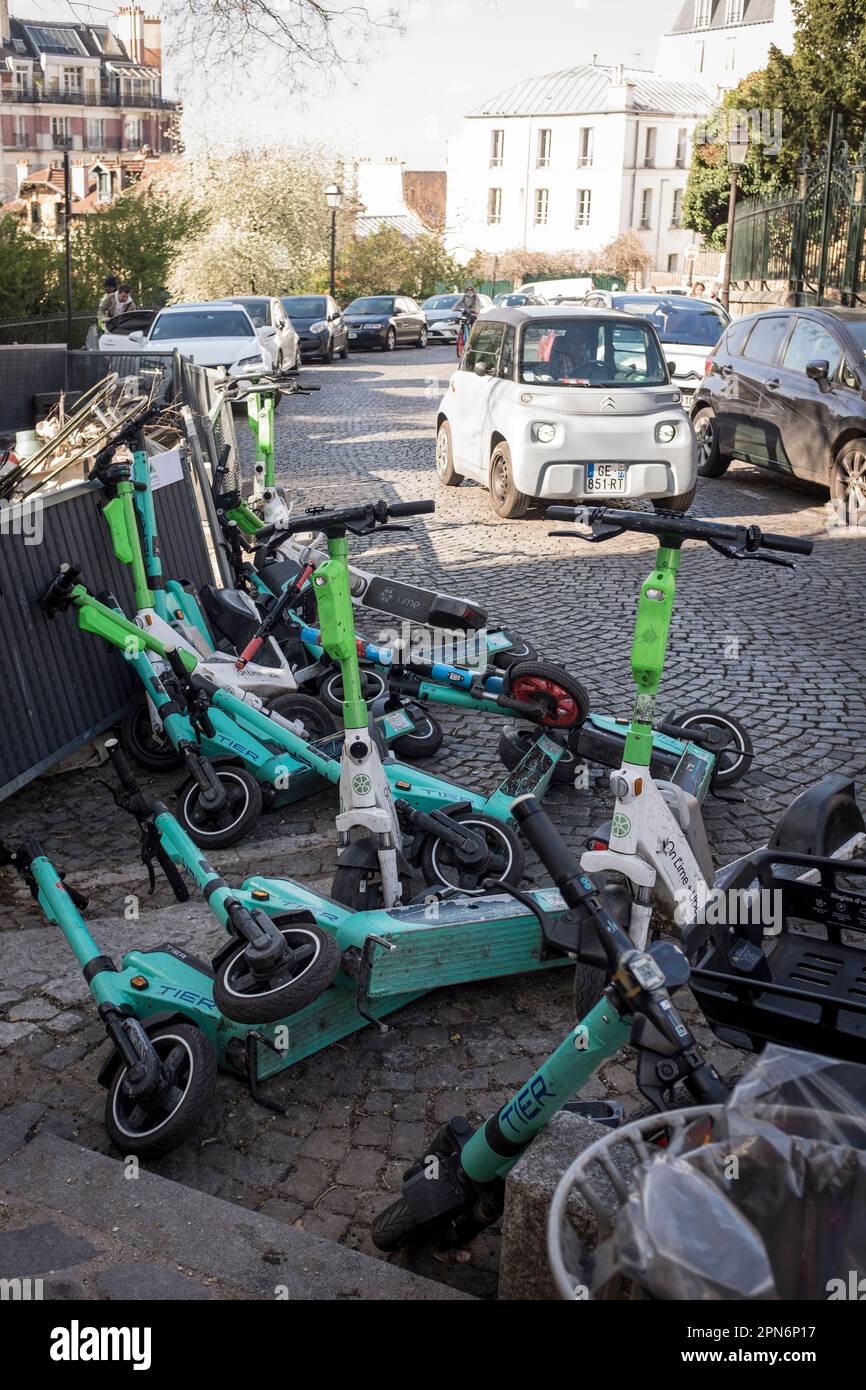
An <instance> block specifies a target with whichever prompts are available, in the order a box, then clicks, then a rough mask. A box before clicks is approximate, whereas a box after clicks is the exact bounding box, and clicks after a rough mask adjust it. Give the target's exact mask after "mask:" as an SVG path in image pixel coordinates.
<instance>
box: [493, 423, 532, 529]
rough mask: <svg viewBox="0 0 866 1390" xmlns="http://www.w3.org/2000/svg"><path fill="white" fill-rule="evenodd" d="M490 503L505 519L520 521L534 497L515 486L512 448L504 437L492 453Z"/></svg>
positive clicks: (497, 513)
mask: <svg viewBox="0 0 866 1390" xmlns="http://www.w3.org/2000/svg"><path fill="white" fill-rule="evenodd" d="M489 484H490V505H491V507H492V508H493V510H494V512H495V513H496V515H497V516H498V517H501V518H502V520H503V521H519V520H520V518H521V517H522V516H525V515H526V513H527V511H528V510H529V504H530V503H531V502H532V500H533V499H532V498H531V497H529V496H527V494H526V493H525V492H521V491H520V489H519V488H517V487H515V486H514V476H513V473H512V463H511V450H510V449H509V447H508V445H507V444H506V443H505V440H504V439H502V440H500V442H499V443H498V444H497V445H496V447H495V448H494V450H493V453H492V454H491V455H490V476H489Z"/></svg>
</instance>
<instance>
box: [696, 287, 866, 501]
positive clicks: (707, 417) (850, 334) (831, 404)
mask: <svg viewBox="0 0 866 1390" xmlns="http://www.w3.org/2000/svg"><path fill="white" fill-rule="evenodd" d="M864 355H866V310H863V309H845V308H826V307H825V308H820V309H811V308H809V309H805V308H804V309H781V308H780V309H769V310H764V311H763V312H762V313H759V314H751V315H749V316H748V317H747V318H742V319H735V320H734V321H733V323H732V324H731V325H730V327H729V328H728V329H727V331H726V332H725V334H724V336H723V337H722V339H721V341H720V342H719V344H718V345H717V347H716V348H715V350H714V351H713V353H712V355H711V356H710V357H709V358H708V360H707V363H706V375H705V377H704V379H703V381H702V382H701V385H700V387H699V388H698V391H697V394H696V396H695V404H694V409H693V412H692V421H693V424H694V427H695V432H696V434H697V437H698V448H699V453H698V473H699V474H700V475H701V476H703V477H708V478H718V477H721V475H722V474H723V473H724V472H725V470H726V469H727V467H728V465H729V464H730V462H731V460H732V459H734V458H740V459H745V460H746V461H747V462H748V463H753V464H756V465H757V466H758V467H759V468H766V469H769V470H771V471H772V472H774V473H780V474H788V475H793V476H794V477H797V478H806V479H809V480H810V481H812V482H817V483H823V484H824V485H825V486H826V487H829V489H830V493H831V495H832V497H833V499H834V501H836V502H837V503H839V504H840V506H843V507H844V508H845V511H846V515H847V512H848V510H849V509H851V510H856V511H860V512H863V511H864V510H866V361H864Z"/></svg>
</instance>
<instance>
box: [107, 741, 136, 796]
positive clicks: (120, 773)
mask: <svg viewBox="0 0 866 1390" xmlns="http://www.w3.org/2000/svg"><path fill="white" fill-rule="evenodd" d="M105 751H106V753H107V754H108V756H109V758H110V759H111V766H112V767H113V768H114V775H115V777H116V778H117V780H118V782H119V783H120V785H121V786H122V787H123V790H124V791H126V792H137V791H138V790H139V787H138V783H137V782H136V780H135V777H134V776H133V774H132V768H131V767H130V766H129V763H128V762H127V761H126V754H125V753H124V751H123V749H122V748H121V746H120V744H119V743H118V741H117V739H116V738H109V739H106V741H105Z"/></svg>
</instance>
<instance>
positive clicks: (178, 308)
mask: <svg viewBox="0 0 866 1390" xmlns="http://www.w3.org/2000/svg"><path fill="white" fill-rule="evenodd" d="M233 305H234V306H235V307H236V308H237V307H240V306H239V305H237V304H236V301H235V300H233V299H202V300H200V301H198V302H196V303H192V302H190V303H189V304H165V305H164V306H163V308H162V309H160V311H159V312H160V313H161V314H164V313H169V312H170V313H172V314H173V313H186V312H187V311H189V312H192V311H193V310H196V311H197V312H198V311H201V310H202V309H231V308H232V306H233Z"/></svg>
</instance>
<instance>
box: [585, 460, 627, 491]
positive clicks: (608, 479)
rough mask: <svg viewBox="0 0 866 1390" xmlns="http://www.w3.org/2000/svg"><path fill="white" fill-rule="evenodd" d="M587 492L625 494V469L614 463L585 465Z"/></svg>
mask: <svg viewBox="0 0 866 1390" xmlns="http://www.w3.org/2000/svg"><path fill="white" fill-rule="evenodd" d="M586 490H587V492H625V469H624V468H619V467H618V466H617V465H616V464H615V463H588V464H587V465H586Z"/></svg>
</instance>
